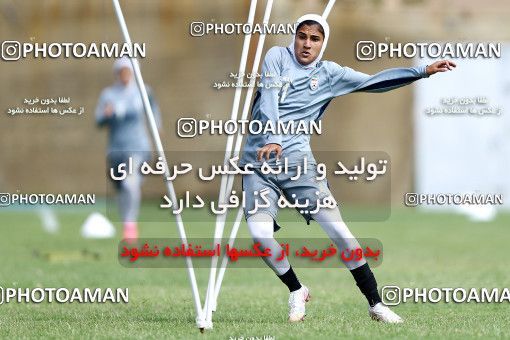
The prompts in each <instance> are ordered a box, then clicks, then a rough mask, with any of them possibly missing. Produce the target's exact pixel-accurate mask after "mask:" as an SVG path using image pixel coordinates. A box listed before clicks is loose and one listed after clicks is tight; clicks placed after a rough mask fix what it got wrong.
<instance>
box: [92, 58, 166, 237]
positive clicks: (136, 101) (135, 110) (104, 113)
mask: <svg viewBox="0 0 510 340" xmlns="http://www.w3.org/2000/svg"><path fill="white" fill-rule="evenodd" d="M113 70H114V74H115V78H116V81H115V83H114V84H113V85H112V86H110V87H107V88H105V89H104V90H103V92H102V93H101V96H100V98H99V102H98V104H97V108H96V122H97V124H98V126H100V127H102V126H107V127H108V128H109V139H108V152H107V153H108V156H107V158H108V164H109V166H110V168H111V169H114V170H115V169H118V165H119V164H129V159H130V158H131V164H132V169H133V171H132V174H131V175H128V176H127V177H126V178H125V179H123V180H121V181H114V184H115V186H116V189H117V192H118V205H119V210H120V215H121V218H122V222H123V226H124V228H123V229H124V239H135V238H138V226H137V220H138V212H139V208H140V200H141V185H142V176H141V174H140V171H139V170H140V166H141V164H142V163H143V162H144V161H149V160H150V158H151V143H150V141H149V136H148V133H147V130H146V126H145V117H144V108H143V104H142V98H141V95H140V91H139V89H138V87H137V85H136V82H135V81H134V80H133V70H132V65H131V61H130V60H129V59H128V58H125V57H124V58H120V59H117V60H116V61H115V63H114V65H113ZM147 90H148V93H149V101H150V104H151V107H152V110H153V112H154V116H155V118H156V122H157V124H158V126H159V125H160V124H159V122H160V113H159V107H158V105H157V103H156V102H155V100H154V98H153V97H152V95H151V91H150V90H149V89H147ZM108 173H110V171H108ZM118 175H119V174H117V173H115V176H118Z"/></svg>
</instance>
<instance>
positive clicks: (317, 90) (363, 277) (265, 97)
mask: <svg viewBox="0 0 510 340" xmlns="http://www.w3.org/2000/svg"><path fill="white" fill-rule="evenodd" d="M297 24H298V25H297V28H296V34H295V36H294V40H293V42H292V44H291V45H290V46H288V47H287V48H285V47H273V48H271V49H270V50H269V51H268V52H267V54H266V56H265V59H264V63H263V66H262V79H261V82H262V84H264V87H262V88H260V89H259V90H258V92H257V95H256V97H255V100H254V103H253V109H252V119H254V120H259V121H261V122H262V123H263V124H264V123H268V122H270V123H272V126H278V122H283V123H286V122H290V121H305V122H310V121H313V120H318V119H320V118H321V117H322V115H323V113H324V111H325V109H326V107H327V105H328V104H329V102H330V101H331V100H332V99H333V98H335V97H338V96H342V95H346V94H348V93H353V92H362V91H363V92H385V91H389V90H393V89H396V88H398V87H401V86H404V85H407V84H410V83H412V82H413V81H415V80H418V79H421V78H426V77H429V76H430V75H432V74H435V73H437V72H445V71H448V70H452V69H453V67H455V66H456V65H455V64H454V63H453V62H451V61H447V60H442V61H438V62H435V63H433V64H431V65H428V66H421V67H412V68H394V69H387V70H384V71H382V72H379V73H377V74H375V75H372V76H370V75H367V74H364V73H361V72H357V71H354V70H352V69H350V68H348V67H343V66H340V65H338V64H336V63H334V62H331V61H321V57H322V55H323V53H324V50H325V48H326V45H327V42H328V37H329V26H328V23H327V22H326V21H325V20H324V19H323V18H322V17H321V16H319V15H315V14H308V15H305V16H303V17H301V18H300V19H299V20H298V22H297ZM307 126H308V125H307ZM282 156H283V157H285V158H287V160H288V164H289V165H290V169H291V171H290V173H287V174H278V175H264V174H262V173H261V171H260V167H261V166H262V162H264V161H265V162H267V163H268V164H269V165H270V166H274V165H276V162H277V161H278V160H279V159H280V157H282ZM304 157H306V159H307V162H308V164H309V165H310V166H309V167H308V168H309V169H310V168H312V169H315V170H314V171H309V172H308V174H307V175H306V176H303V175H301V177H300V178H299V179H298V180H291V179H290V178H291V177H293V176H295V175H296V167H297V165H298V164H303V159H304ZM248 163H250V164H252V165H253V167H254V174H251V175H243V190H244V191H245V192H247V193H248V194H247V195H246V197H247V198H248V202H247V203H246V204H245V211H244V213H245V217H246V220H247V223H248V228H249V230H250V233H251V235H252V237H253V239H254V241H255V242H260V243H261V244H262V246H264V247H266V248H270V249H271V250H272V251H271V254H273V255H272V257H267V258H266V257H264V258H263V259H264V261H265V262H266V263H267V264H268V265H269V266H270V267H271V268H272V269H273V271H274V272H275V273H276V274H277V275H278V277H279V278H280V280H281V281H282V282H283V283H284V284H285V285H286V286H287V287H288V288H289V291H290V297H289V308H290V311H289V321H290V322H296V321H300V320H303V318H304V316H305V302H307V301H308V299H309V296H310V295H309V289H308V288H307V287H306V286H304V285H302V284H301V283H300V282H299V280H298V278H297V277H296V274H295V273H294V271H293V270H292V267H291V265H290V264H289V262H288V260H287V259H286V258H285V259H283V260H282V261H276V258H277V257H279V256H280V254H281V246H280V245H279V243H278V242H277V241H276V240H275V239H274V237H273V232H274V231H275V230H277V229H278V228H279V226H278V225H277V223H276V221H275V220H276V215H277V211H278V206H277V202H278V199H279V197H280V193H283V195H285V197H286V198H287V199H289V201H291V202H294V201H295V200H296V199H297V200H298V202H302V201H303V200H306V199H308V200H309V202H317V194H316V193H317V192H318V193H319V195H318V198H319V201H320V200H322V199H324V198H325V197H328V196H330V195H331V193H330V191H329V188H328V185H327V181H326V180H322V181H317V180H316V176H317V171H316V162H315V160H314V158H313V155H312V154H311V148H310V136H309V135H306V134H303V133H296V134H266V135H262V134H259V135H252V134H250V135H249V136H248V138H247V141H246V144H245V146H244V149H243V156H242V159H241V162H240V165H241V166H244V165H246V164H248ZM264 189H266V191H267V189H269V193H268V194H267V195H266V197H267V199H268V201H269V202H270V203H271V204H270V206H269V207H265V208H261V207H259V208H258V209H257V211H256V213H252V214H250V213H249V212H250V211H253V210H254V207H255V195H254V194H253V193H254V192H255V191H258V192H261V191H262V190H264ZM308 208H309V209H310V210H312V211H314V210H316V208H317V205H314V204H310V205H309V207H308ZM304 217H305V218H306V220H307V222H309V221H310V220H311V219H313V220H315V221H317V222H318V223H319V224H320V226H321V227H322V228H323V229H324V231H325V232H326V233H327V234H328V236H329V237H330V238H331V239H332V240H333V242H335V244H336V246H337V247H338V250H339V251H342V250H344V249H346V248H349V249H354V248H357V247H359V243H358V242H357V241H356V239H355V238H354V236H353V235H352V234H351V232H350V231H349V229H348V227H347V226H346V225H345V223H344V222H343V221H342V217H341V215H340V211H339V209H338V207H335V208H334V209H327V208H322V207H321V208H320V209H319V210H318V212H317V213H315V214H314V215H310V214H306V215H304ZM345 264H346V266H347V267H348V268H349V270H350V272H351V274H352V275H353V277H354V280H355V281H356V284H357V286H358V287H359V289H360V290H361V292H362V293H363V295H364V296H365V297H366V299H367V300H368V304H369V307H368V311H369V316H370V317H371V318H372V319H374V320H378V321H382V322H388V323H399V322H402V318H400V317H399V316H398V315H397V314H395V313H394V312H393V311H391V310H390V309H389V308H388V307H387V306H385V305H383V304H382V302H381V297H380V296H379V293H378V290H377V283H376V280H375V277H374V275H373V273H372V271H371V270H370V268H369V266H368V264H367V263H366V261H365V259H361V260H360V261H357V262H355V261H349V262H345Z"/></svg>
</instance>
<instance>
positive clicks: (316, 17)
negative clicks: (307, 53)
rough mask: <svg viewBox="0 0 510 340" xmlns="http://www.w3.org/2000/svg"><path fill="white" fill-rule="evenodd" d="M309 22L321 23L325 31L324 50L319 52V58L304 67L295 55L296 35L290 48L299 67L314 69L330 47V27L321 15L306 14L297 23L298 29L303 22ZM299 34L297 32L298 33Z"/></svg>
mask: <svg viewBox="0 0 510 340" xmlns="http://www.w3.org/2000/svg"><path fill="white" fill-rule="evenodd" d="M307 20H312V21H315V22H317V23H319V24H320V25H321V26H322V29H323V30H324V42H323V43H322V49H321V51H320V52H319V55H318V56H317V58H316V59H315V60H314V61H312V62H311V63H310V64H308V65H302V64H300V63H299V61H298V60H297V59H296V55H295V51H294V43H295V41H296V35H295V34H294V36H293V37H292V43H291V44H290V46H289V48H290V50H291V52H292V57H293V58H294V61H295V62H296V63H297V64H298V65H301V67H303V68H313V67H315V66H316V65H317V63H318V62H319V61H320V60H321V58H322V55H323V54H324V50H325V49H326V46H327V45H328V38H329V25H328V22H327V21H326V20H325V19H324V18H323V17H322V16H321V15H318V14H305V15H303V16H302V17H301V18H299V19H298V20H297V22H296V27H297V26H298V25H299V24H300V23H302V22H303V21H307ZM296 33H297V32H296Z"/></svg>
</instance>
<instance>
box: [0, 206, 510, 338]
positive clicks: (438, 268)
mask: <svg viewBox="0 0 510 340" xmlns="http://www.w3.org/2000/svg"><path fill="white" fill-rule="evenodd" d="M144 209H147V208H144ZM58 216H59V220H60V223H61V229H60V231H59V233H58V234H56V235H50V234H47V233H46V232H45V231H44V230H43V229H42V228H41V225H40V221H39V219H38V217H37V215H36V214H35V213H33V212H29V211H27V212H24V211H19V212H17V211H7V212H1V213H0V225H1V226H2V236H1V238H0V249H1V254H2V262H1V263H2V265H1V266H0V286H3V287H69V288H74V287H78V288H85V287H90V288H95V287H104V288H106V287H112V288H114V287H129V303H128V304H76V303H72V304H57V303H51V304H50V303H44V304H16V303H12V302H11V303H10V304H3V305H0V337H2V338H47V337H51V338H91V337H94V338H168V339H171V338H176V339H229V338H230V337H238V338H240V337H244V338H246V337H253V338H256V337H259V338H263V337H264V336H273V337H275V338H276V339H303V338H309V339H314V338H339V337H345V338H369V337H370V338H373V337H377V338H380V337H382V338H417V337H427V338H471V337H484V338H494V337H508V336H510V326H509V325H510V308H509V304H508V303H503V304H487V303H486V304H473V303H464V304H455V303H449V304H444V303H439V304H432V303H425V304H422V303H420V304H414V303H407V304H402V305H400V306H397V307H394V310H395V311H396V312H397V313H398V314H400V315H401V316H402V317H403V318H404V319H405V323H404V324H401V325H387V324H381V323H377V322H375V321H372V320H371V319H370V318H369V317H368V315H367V306H366V302H365V299H364V297H363V296H362V295H361V293H360V292H359V291H358V288H357V287H356V285H355V284H354V280H353V279H352V277H351V275H350V273H348V272H347V270H345V269H337V270H334V269H318V268H297V269H296V272H297V274H298V276H299V278H300V280H301V281H302V282H303V283H305V284H306V285H308V287H309V288H310V289H311V293H312V301H311V302H310V303H309V304H308V305H307V318H306V320H305V322H303V323H300V324H287V322H286V317H287V299H288V291H287V288H286V287H285V286H283V285H282V284H281V283H280V281H279V280H278V279H277V278H276V276H275V275H274V274H273V272H272V271H271V270H270V269H269V268H254V269H247V268H245V269H233V270H231V271H227V274H226V277H225V281H224V285H223V288H222V293H221V295H220V298H219V301H218V310H217V312H216V313H215V314H214V329H213V330H211V331H206V332H205V333H204V334H200V333H199V331H198V330H197V329H196V327H195V315H194V309H193V304H192V296H191V290H190V288H189V284H188V278H187V275H186V270H185V269H177V268H173V269H172V268H165V269H147V268H145V269H132V268H131V269H130V268H125V267H122V266H121V265H120V264H119V262H118V260H117V241H118V240H117V239H116V240H84V239H82V238H81V237H80V235H79V228H80V225H81V223H82V222H83V220H84V219H85V217H86V216H87V212H85V211H84V212H82V213H79V212H78V213H66V212H59V215H58ZM212 225H213V224H212V223H211V224H209V225H208V224H207V223H192V224H188V225H187V226H186V227H187V228H188V230H189V235H190V236H193V237H209V236H211V235H212V230H213V229H212ZM509 225H510V216H509V215H499V216H498V218H497V219H496V220H495V221H493V222H490V223H483V224H473V223H470V222H468V221H467V219H466V218H464V217H463V216H458V215H446V214H434V215H428V214H423V213H420V212H419V211H416V210H412V209H400V210H393V212H392V215H391V218H390V219H389V220H388V221H385V222H370V223H368V222H367V223H361V222H357V223H349V226H350V228H351V230H352V231H353V233H354V234H355V235H356V236H357V237H372V238H377V239H379V240H381V242H382V244H383V246H384V261H383V263H382V265H381V266H379V267H377V268H375V269H374V273H375V275H376V278H377V281H378V283H379V286H380V287H381V286H383V285H398V286H402V287H420V288H421V287H466V288H470V287H478V288H482V287H487V288H492V287H500V288H503V287H510V271H509V270H508V241H509V240H510V229H508V226H509ZM140 227H141V236H143V237H177V232H176V228H175V225H174V223H170V222H169V223H141V225H140ZM240 233H241V234H240V236H244V237H246V236H247V235H248V234H247V229H246V226H245V225H244V224H243V225H242V227H241V232H240ZM279 234H281V235H286V236H296V237H308V238H309V237H312V236H313V237H322V236H323V234H322V231H321V229H320V227H319V226H318V225H317V224H312V225H311V226H309V227H307V226H306V225H305V224H303V223H301V222H297V221H296V222H295V223H285V228H284V229H283V230H281V231H280V232H279ZM84 249H86V250H88V251H89V252H90V253H97V254H98V255H99V257H98V258H95V257H94V256H85V257H79V256H73V255H72V254H75V253H76V252H80V251H82V250H84ZM44 254H53V255H52V256H50V257H49V258H48V256H45V255H44ZM196 274H197V277H198V284H199V287H200V293H201V294H202V296H201V297H202V299H203V298H204V293H205V286H206V283H207V278H208V270H207V269H199V270H197V271H196Z"/></svg>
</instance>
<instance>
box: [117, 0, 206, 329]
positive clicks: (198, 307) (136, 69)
mask: <svg viewBox="0 0 510 340" xmlns="http://www.w3.org/2000/svg"><path fill="white" fill-rule="evenodd" d="M112 1H113V6H114V8H115V12H116V13H117V18H118V20H119V24H120V28H121V31H122V35H123V36H124V40H125V42H126V43H127V44H129V45H130V46H132V43H131V38H130V36H129V32H128V29H127V26H126V21H125V20H124V15H123V14H122V10H121V8H120V5H119V1H118V0H112ZM131 64H132V65H133V71H134V76H135V79H136V83H137V85H138V89H139V90H140V93H141V95H142V101H143V106H144V109H145V116H146V118H147V121H148V122H149V130H150V132H151V135H152V139H153V141H154V145H155V146H156V150H157V152H158V156H159V157H161V158H162V160H163V163H164V165H165V174H164V178H165V183H166V187H167V191H168V194H169V195H170V199H171V200H172V204H173V205H174V206H177V204H178V202H177V198H176V195H175V190H174V186H173V183H172V182H170V181H167V180H166V178H167V177H170V170H169V169H168V163H167V160H166V157H165V152H164V150H163V145H162V143H161V138H160V136H159V133H158V128H157V126H156V121H155V120H154V113H153V112H152V108H151V105H150V102H149V97H148V95H147V90H146V88H145V83H144V81H143V78H142V73H141V72H140V67H139V66H138V62H137V60H136V58H131ZM175 219H176V222H177V228H178V230H179V235H180V236H181V240H182V242H183V243H184V244H187V243H188V241H187V238H186V232H185V230H184V224H183V222H182V217H181V215H180V214H179V215H176V216H175ZM186 266H187V267H188V278H189V281H190V283H191V290H192V293H193V300H194V302H195V311H196V314H197V326H198V327H199V328H204V321H203V320H204V318H203V311H202V307H201V305H200V295H199V293H198V287H197V280H196V277H195V271H194V270H193V263H192V261H191V258H190V257H186Z"/></svg>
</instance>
